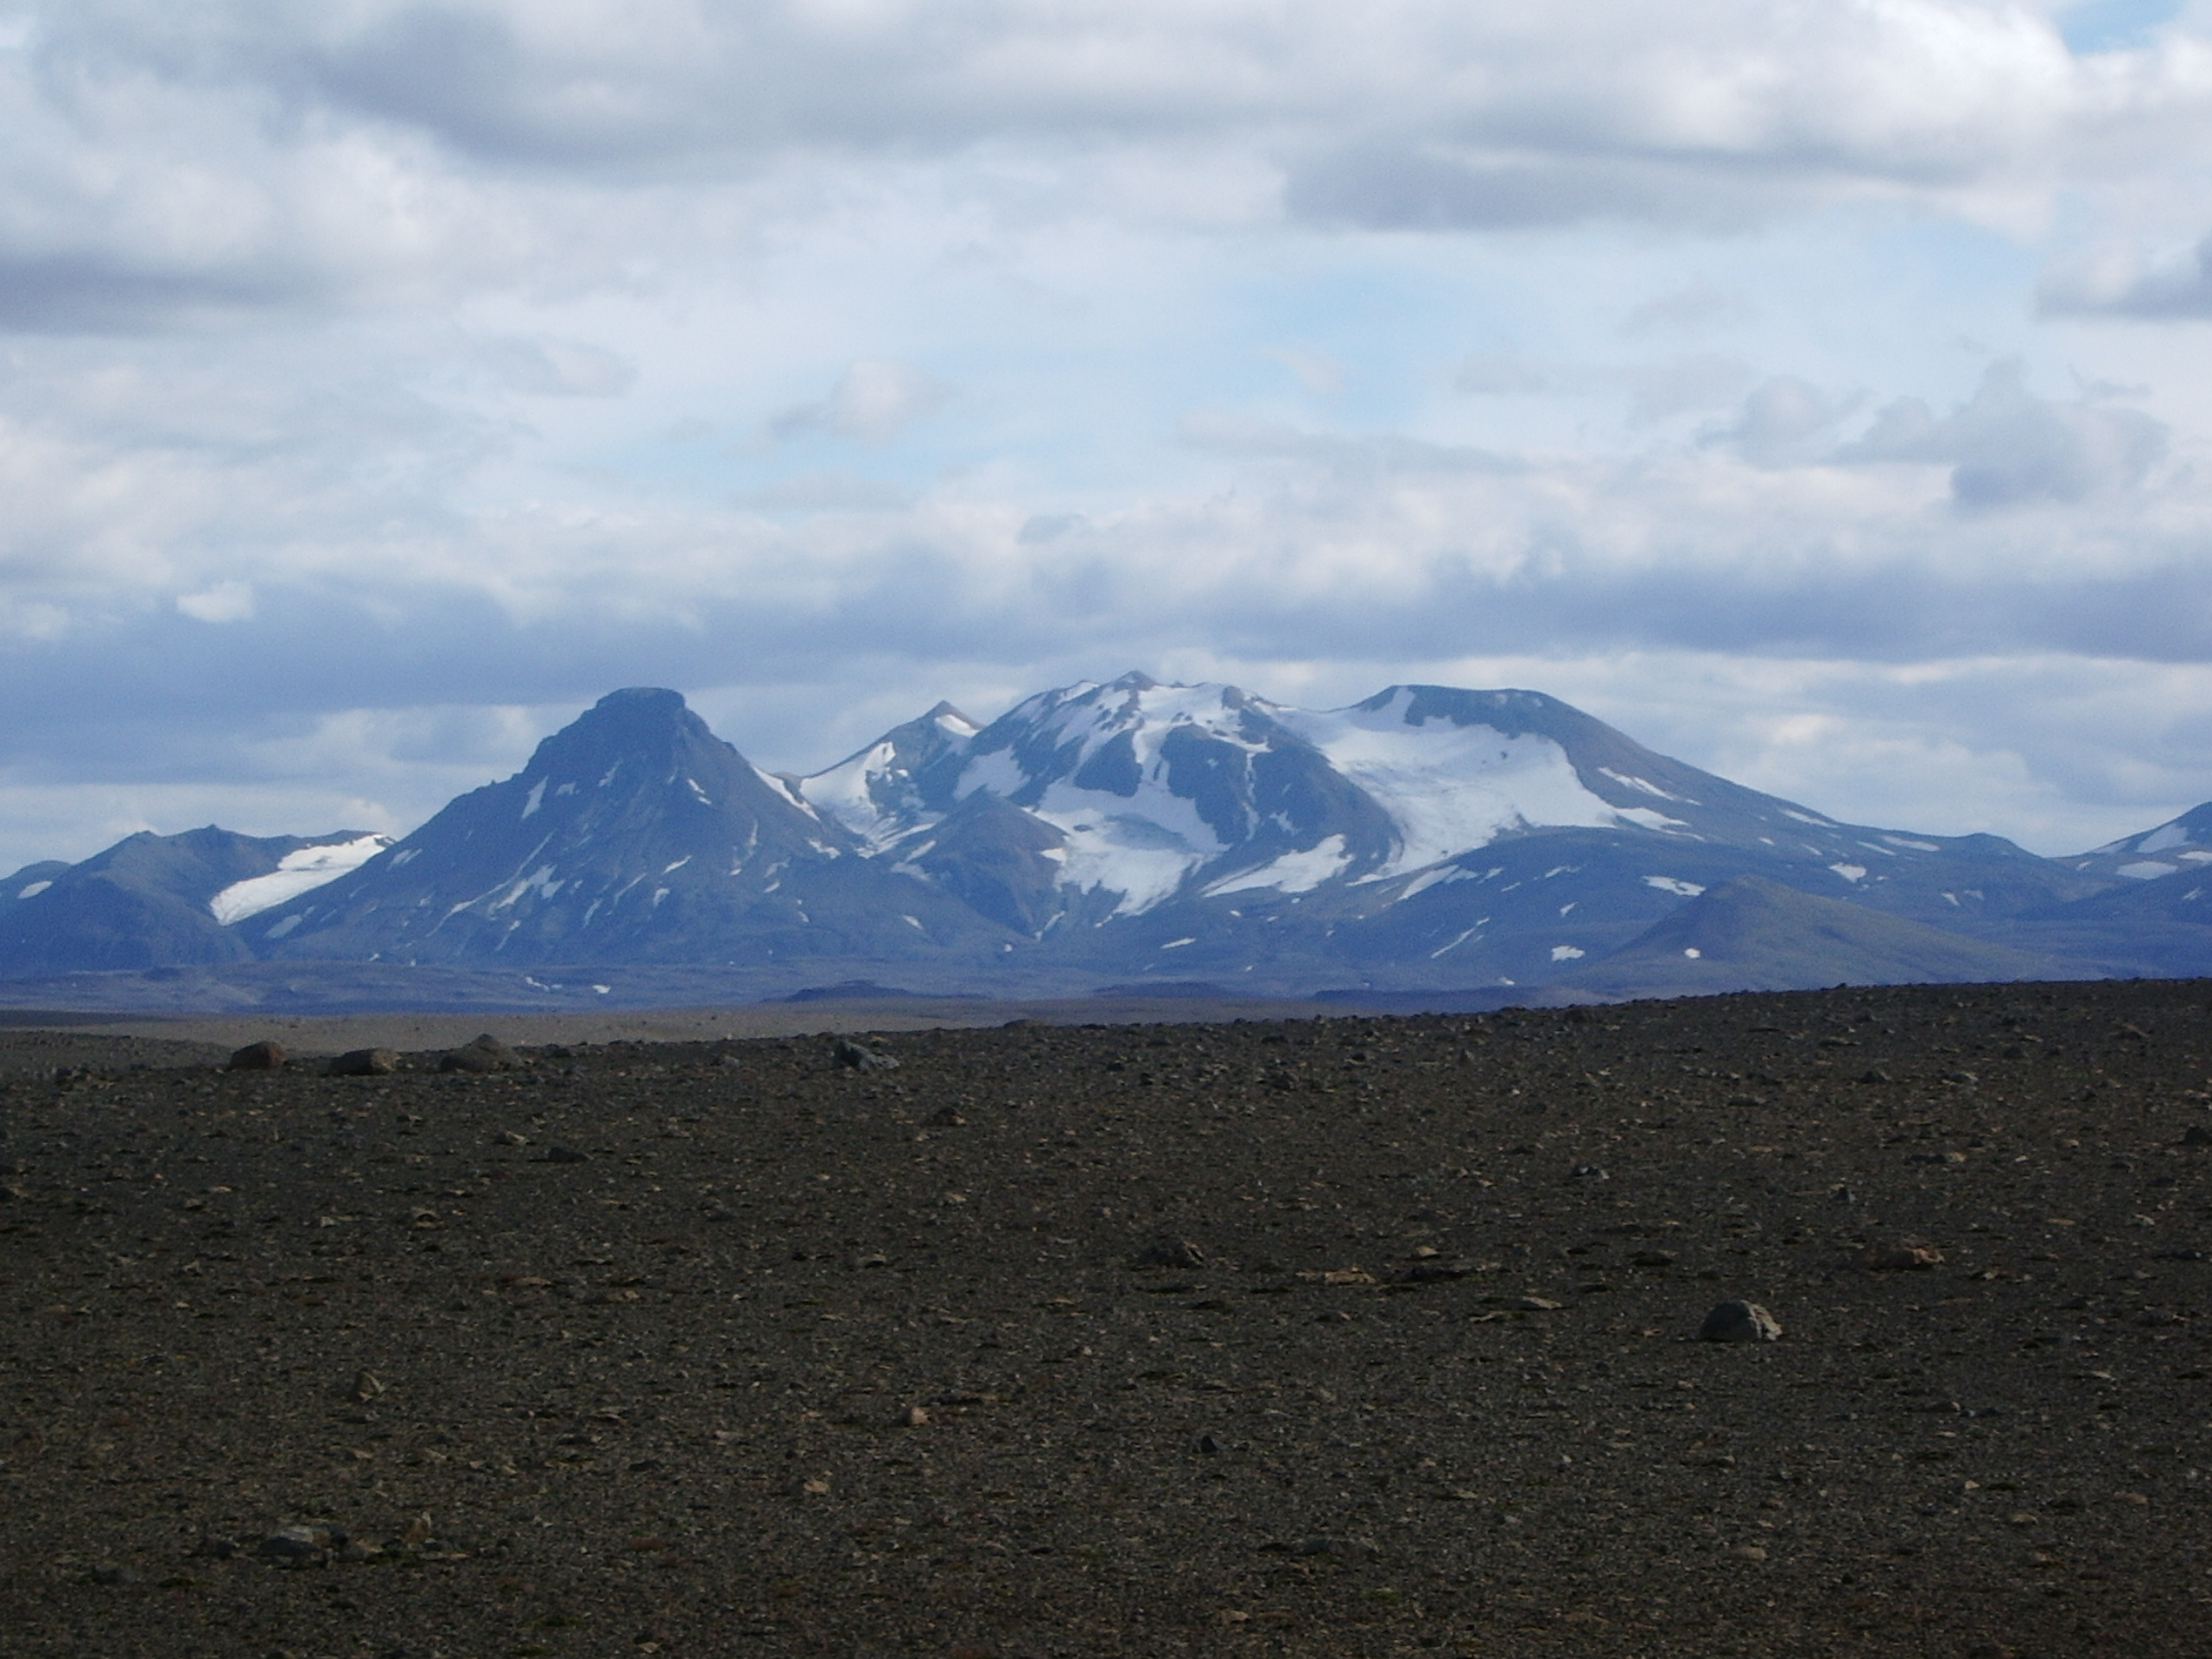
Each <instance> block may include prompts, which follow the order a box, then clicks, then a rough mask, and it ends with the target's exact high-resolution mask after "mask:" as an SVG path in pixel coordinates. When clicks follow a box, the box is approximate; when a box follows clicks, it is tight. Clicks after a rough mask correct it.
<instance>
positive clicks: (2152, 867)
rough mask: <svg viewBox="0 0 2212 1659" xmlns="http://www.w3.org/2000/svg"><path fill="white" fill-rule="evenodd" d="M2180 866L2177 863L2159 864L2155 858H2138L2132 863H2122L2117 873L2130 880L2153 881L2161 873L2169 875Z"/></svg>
mask: <svg viewBox="0 0 2212 1659" xmlns="http://www.w3.org/2000/svg"><path fill="white" fill-rule="evenodd" d="M2179 868H2181V866H2180V865H2178V864H2161V863H2160V862H2159V861H2158V860H2157V859H2155V858H2146V859H2140V860H2139V861H2136V862H2135V863H2133V864H2123V865H2121V866H2120V871H2119V874H2121V875H2124V876H2126V878H2127V879H2128V880H2131V881H2155V880H2158V878H2159V877H2160V876H2162V875H2171V874H2173V873H2174V872H2175V871H2176V870H2177V869H2179Z"/></svg>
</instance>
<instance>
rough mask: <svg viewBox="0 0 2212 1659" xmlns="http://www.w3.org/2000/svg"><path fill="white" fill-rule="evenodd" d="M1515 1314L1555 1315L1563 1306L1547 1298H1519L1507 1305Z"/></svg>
mask: <svg viewBox="0 0 2212 1659" xmlns="http://www.w3.org/2000/svg"><path fill="white" fill-rule="evenodd" d="M1508 1306H1510V1307H1511V1308H1512V1309H1513V1311H1514V1312H1515V1313H1558V1312H1559V1310H1560V1308H1561V1307H1562V1306H1565V1304H1564V1303H1561V1302H1555V1301H1554V1300H1552V1299H1551V1298H1550V1297H1548V1296H1520V1297H1516V1298H1515V1299H1514V1300H1513V1301H1511V1302H1510V1303H1509V1304H1508Z"/></svg>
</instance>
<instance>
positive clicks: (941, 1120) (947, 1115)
mask: <svg viewBox="0 0 2212 1659" xmlns="http://www.w3.org/2000/svg"><path fill="white" fill-rule="evenodd" d="M926 1121H927V1122H928V1123H929V1125H930V1127H931V1128H938V1129H957V1128H960V1127H961V1126H962V1125H963V1124H965V1123H966V1122H968V1120H967V1119H966V1118H964V1117H963V1116H960V1114H959V1113H957V1112H956V1111H954V1110H953V1109H952V1108H951V1107H950V1106H940V1107H938V1109H937V1110H935V1111H933V1112H931V1114H930V1115H929V1117H928V1119H927V1120H926Z"/></svg>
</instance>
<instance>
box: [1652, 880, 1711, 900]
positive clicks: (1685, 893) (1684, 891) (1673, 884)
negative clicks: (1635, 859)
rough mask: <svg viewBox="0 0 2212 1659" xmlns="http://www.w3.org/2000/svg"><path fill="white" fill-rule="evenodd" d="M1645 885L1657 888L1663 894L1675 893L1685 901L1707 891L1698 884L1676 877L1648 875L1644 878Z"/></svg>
mask: <svg viewBox="0 0 2212 1659" xmlns="http://www.w3.org/2000/svg"><path fill="white" fill-rule="evenodd" d="M1643 885H1644V886H1645V887H1656V888H1658V889H1659V891H1660V892H1662V893H1675V894H1676V895H1677V896H1679V897H1681V898H1684V899H1694V898H1696V897H1697V896H1698V894H1700V893H1703V892H1704V891H1705V889H1704V888H1703V887H1700V886H1698V884H1697V883H1696V882H1694V881H1685V880H1682V879H1681V877H1680V876H1674V875H1647V876H1645V877H1644V878H1643Z"/></svg>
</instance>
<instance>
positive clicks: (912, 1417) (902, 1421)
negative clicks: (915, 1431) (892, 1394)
mask: <svg viewBox="0 0 2212 1659" xmlns="http://www.w3.org/2000/svg"><path fill="white" fill-rule="evenodd" d="M929 1421H930V1413H929V1408H928V1407H926V1406H909V1407H907V1408H906V1410H904V1411H902V1412H900V1413H899V1427H902V1428H926V1427H928V1426H929Z"/></svg>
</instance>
